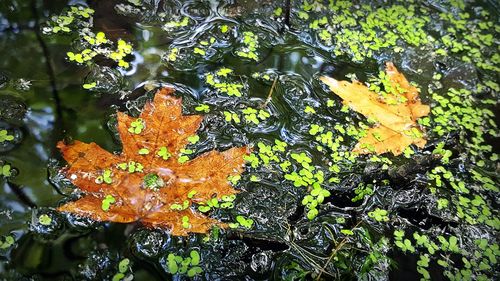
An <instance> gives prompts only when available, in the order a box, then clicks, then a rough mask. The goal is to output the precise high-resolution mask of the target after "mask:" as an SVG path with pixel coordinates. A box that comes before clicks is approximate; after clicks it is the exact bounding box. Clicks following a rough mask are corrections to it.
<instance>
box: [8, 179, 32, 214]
mask: <svg viewBox="0 0 500 281" xmlns="http://www.w3.org/2000/svg"><path fill="white" fill-rule="evenodd" d="M7 186H8V187H9V188H10V190H12V192H14V194H15V195H16V196H17V198H19V200H20V201H21V202H22V203H23V204H24V205H26V206H28V207H30V208H36V203H35V202H33V200H31V198H29V196H28V195H27V194H26V193H25V192H24V190H23V189H22V188H21V186H19V185H17V184H15V183H13V182H10V181H7Z"/></svg>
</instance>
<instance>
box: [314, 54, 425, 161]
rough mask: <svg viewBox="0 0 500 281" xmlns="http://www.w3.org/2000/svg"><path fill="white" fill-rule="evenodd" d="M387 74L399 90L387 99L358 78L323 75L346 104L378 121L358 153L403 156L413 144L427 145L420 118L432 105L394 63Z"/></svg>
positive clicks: (392, 84) (361, 143) (388, 66)
mask: <svg viewBox="0 0 500 281" xmlns="http://www.w3.org/2000/svg"><path fill="white" fill-rule="evenodd" d="M386 74H387V76H388V79H389V82H390V85H391V88H393V89H395V90H394V91H392V92H391V94H388V95H387V97H385V98H384V97H382V96H380V95H379V94H378V93H375V92H373V91H371V90H370V89H368V87H366V86H365V85H363V84H361V83H360V82H358V81H354V82H352V83H351V82H348V81H338V80H335V79H333V78H331V77H326V76H323V77H321V81H323V83H325V84H327V85H328V86H329V87H330V89H331V90H332V91H333V92H334V93H335V94H336V95H338V96H339V97H341V98H342V99H343V101H344V104H346V105H348V106H349V107H350V108H352V109H353V110H355V111H357V112H359V113H361V114H363V115H364V116H365V117H367V118H369V119H373V120H375V121H376V122H377V125H376V127H373V128H370V129H369V130H368V132H367V135H366V136H365V137H362V138H361V139H360V140H359V142H358V144H357V145H356V147H355V148H354V151H355V152H359V153H363V154H366V153H370V152H375V153H376V154H382V153H386V152H392V153H393V154H394V155H399V154H401V153H402V152H403V151H404V149H405V148H406V147H408V146H409V145H411V144H415V145H416V146H418V147H423V146H424V145H425V143H426V140H425V139H424V138H423V133H422V131H421V130H420V129H419V128H418V126H417V122H416V121H417V119H418V118H420V117H423V116H426V115H428V114H429V111H430V108H429V106H428V105H424V104H422V103H421V102H420V100H419V98H418V90H417V88H415V87H414V86H412V85H410V83H409V82H408V80H406V78H405V77H404V75H403V74H401V73H400V72H399V71H398V70H397V69H396V67H395V66H394V65H393V64H392V63H390V62H388V63H387V65H386Z"/></svg>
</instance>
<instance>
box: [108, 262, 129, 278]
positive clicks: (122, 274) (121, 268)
mask: <svg viewBox="0 0 500 281" xmlns="http://www.w3.org/2000/svg"><path fill="white" fill-rule="evenodd" d="M130 268H131V267H130V260H129V259H127V258H125V259H122V260H121V261H120V262H119V263H118V272H117V273H116V274H115V275H113V278H112V279H111V280H112V281H121V280H132V279H133V275H131V274H127V272H128V271H129V270H130ZM126 277H127V279H125V278H126Z"/></svg>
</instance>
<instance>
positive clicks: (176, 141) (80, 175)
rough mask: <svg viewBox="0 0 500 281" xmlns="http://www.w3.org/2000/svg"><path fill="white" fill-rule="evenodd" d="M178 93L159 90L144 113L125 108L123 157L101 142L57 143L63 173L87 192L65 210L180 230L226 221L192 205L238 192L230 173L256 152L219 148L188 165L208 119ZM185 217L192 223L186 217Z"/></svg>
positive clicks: (121, 116) (121, 124)
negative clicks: (189, 111) (191, 110)
mask: <svg viewBox="0 0 500 281" xmlns="http://www.w3.org/2000/svg"><path fill="white" fill-rule="evenodd" d="M172 93H173V89H172V88H164V89H162V90H160V91H158V92H157V93H156V95H155V97H154V101H153V102H149V103H146V105H145V106H144V109H143V111H142V113H141V114H140V116H139V117H138V118H133V117H131V116H128V115H126V114H124V113H121V112H118V132H119V135H120V138H121V141H122V144H123V149H122V152H121V154H119V155H116V154H112V153H110V152H108V151H106V150H104V149H102V148H101V147H100V146H99V145H97V144H95V143H90V144H87V143H83V142H80V141H75V142H73V143H71V144H66V143H64V142H59V143H58V145H57V147H58V148H59V149H60V150H61V152H62V155H63V157H64V159H65V160H66V161H67V162H68V166H67V167H66V168H65V169H64V170H63V172H64V174H65V175H66V177H67V178H69V179H70V180H71V181H72V183H73V184H74V185H76V186H77V187H78V188H79V189H80V190H81V191H83V193H84V194H85V195H84V197H82V198H80V199H79V200H77V201H74V202H69V203H67V204H65V205H63V206H61V207H59V211H62V212H70V213H75V214H78V215H81V216H86V217H90V218H92V219H94V220H97V221H113V222H119V223H129V222H134V221H140V222H142V223H143V224H145V225H147V226H153V227H164V228H170V229H171V231H172V234H173V235H187V234H188V233H190V232H197V233H205V232H207V231H208V230H209V229H210V228H211V227H212V226H213V225H216V224H218V225H222V226H223V224H221V223H220V222H218V221H216V220H214V219H211V218H209V217H207V216H206V215H204V214H201V213H198V212H196V211H195V210H194V208H189V207H190V206H191V205H192V204H193V203H198V202H205V201H207V200H209V199H211V198H214V197H216V198H218V199H221V198H222V196H224V195H232V194H236V193H237V191H236V190H235V189H234V188H233V187H232V186H231V185H230V183H229V182H228V180H227V178H228V177H229V176H235V175H239V174H240V173H241V172H242V171H243V165H244V159H243V157H244V156H245V155H247V154H248V152H249V151H248V149H247V147H240V148H231V149H229V150H226V151H224V152H219V151H215V150H212V151H209V152H207V153H204V154H202V155H200V156H198V157H196V158H194V159H192V160H188V161H185V162H183V163H182V164H181V163H180V162H181V161H178V160H179V158H181V157H183V155H182V150H183V148H184V147H185V146H186V145H187V144H188V142H189V139H190V137H191V136H193V135H195V134H196V130H197V129H198V127H199V126H200V123H201V121H202V119H203V117H202V116H199V115H191V116H184V115H182V112H181V105H182V100H181V99H180V98H179V99H178V98H175V97H173V96H172ZM146 151H147V152H148V153H145V152H146ZM167 154H168V157H166V156H167ZM193 191H195V192H193ZM184 202H187V205H186V204H185V203H184ZM172 205H186V207H185V208H171V206H172ZM183 218H187V220H188V221H189V224H186V223H183ZM184 220H186V219H184ZM186 226H187V227H186Z"/></svg>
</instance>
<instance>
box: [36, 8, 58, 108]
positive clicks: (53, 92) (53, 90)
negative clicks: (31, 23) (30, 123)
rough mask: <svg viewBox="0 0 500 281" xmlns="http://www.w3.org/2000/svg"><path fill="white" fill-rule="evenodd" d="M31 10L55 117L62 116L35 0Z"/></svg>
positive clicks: (54, 76) (52, 69) (54, 77)
mask: <svg viewBox="0 0 500 281" xmlns="http://www.w3.org/2000/svg"><path fill="white" fill-rule="evenodd" d="M31 12H32V13H33V18H34V19H35V27H34V30H35V35H36V39H37V41H38V43H39V44H40V47H41V48H42V52H43V55H44V56H45V67H46V68H47V74H48V76H49V82H50V87H51V88H52V98H53V99H54V102H55V106H56V114H57V117H59V118H61V117H62V109H61V98H60V97H59V92H58V91H57V84H56V75H55V73H54V68H53V67H52V61H51V56H50V52H49V49H48V48H47V44H45V41H43V38H42V35H40V17H39V16H38V11H37V8H36V0H31Z"/></svg>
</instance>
